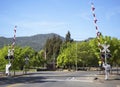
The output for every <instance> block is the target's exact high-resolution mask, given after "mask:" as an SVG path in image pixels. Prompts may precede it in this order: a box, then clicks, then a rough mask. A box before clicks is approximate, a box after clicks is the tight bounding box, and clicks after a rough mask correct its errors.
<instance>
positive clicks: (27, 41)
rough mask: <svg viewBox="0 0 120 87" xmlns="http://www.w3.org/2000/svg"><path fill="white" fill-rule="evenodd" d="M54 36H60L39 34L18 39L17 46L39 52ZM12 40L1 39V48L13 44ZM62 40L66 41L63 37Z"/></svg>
mask: <svg viewBox="0 0 120 87" xmlns="http://www.w3.org/2000/svg"><path fill="white" fill-rule="evenodd" d="M54 35H55V36H60V35H57V34H54V33H50V34H37V35H34V36H27V37H16V45H18V46H22V47H24V46H30V47H32V48H33V49H35V50H36V51H39V50H41V49H42V48H43V47H44V44H45V43H46V40H47V39H48V38H52V37H53V36H54ZM60 37H61V36H60ZM12 39H13V38H5V37H0V48H2V47H3V46H5V45H8V44H11V43H12ZM61 39H62V40H64V38H63V37H61Z"/></svg>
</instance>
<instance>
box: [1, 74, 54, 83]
mask: <svg viewBox="0 0 120 87" xmlns="http://www.w3.org/2000/svg"><path fill="white" fill-rule="evenodd" d="M43 79H46V78H45V77H41V76H37V77H2V78H0V85H7V84H16V83H44V82H56V81H47V80H43Z"/></svg>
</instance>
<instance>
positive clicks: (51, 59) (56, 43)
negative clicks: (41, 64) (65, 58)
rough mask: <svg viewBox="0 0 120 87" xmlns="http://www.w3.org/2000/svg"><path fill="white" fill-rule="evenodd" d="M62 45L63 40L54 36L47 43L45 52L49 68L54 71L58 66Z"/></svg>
mask: <svg viewBox="0 0 120 87" xmlns="http://www.w3.org/2000/svg"><path fill="white" fill-rule="evenodd" d="M61 44H62V39H61V38H60V37H59V36H55V35H54V36H53V38H50V39H48V40H47V41H46V44H45V51H46V58H47V66H48V68H51V69H54V68H55V64H56V58H57V56H58V55H59V51H60V46H61Z"/></svg>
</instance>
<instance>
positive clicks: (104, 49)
mask: <svg viewBox="0 0 120 87" xmlns="http://www.w3.org/2000/svg"><path fill="white" fill-rule="evenodd" d="M102 47H103V50H102V52H105V51H107V52H110V50H109V49H108V48H109V47H110V45H106V44H103V45H102Z"/></svg>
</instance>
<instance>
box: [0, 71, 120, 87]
mask: <svg viewBox="0 0 120 87" xmlns="http://www.w3.org/2000/svg"><path fill="white" fill-rule="evenodd" d="M96 74H98V72H96V71H78V72H62V71H41V72H35V73H29V74H27V75H22V76H16V77H0V87H120V82H119V81H120V79H113V78H111V77H110V79H109V80H108V81H105V80H104V79H103V78H104V77H102V76H97V75H96ZM96 77H97V78H99V79H97V80H94V78H96Z"/></svg>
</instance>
